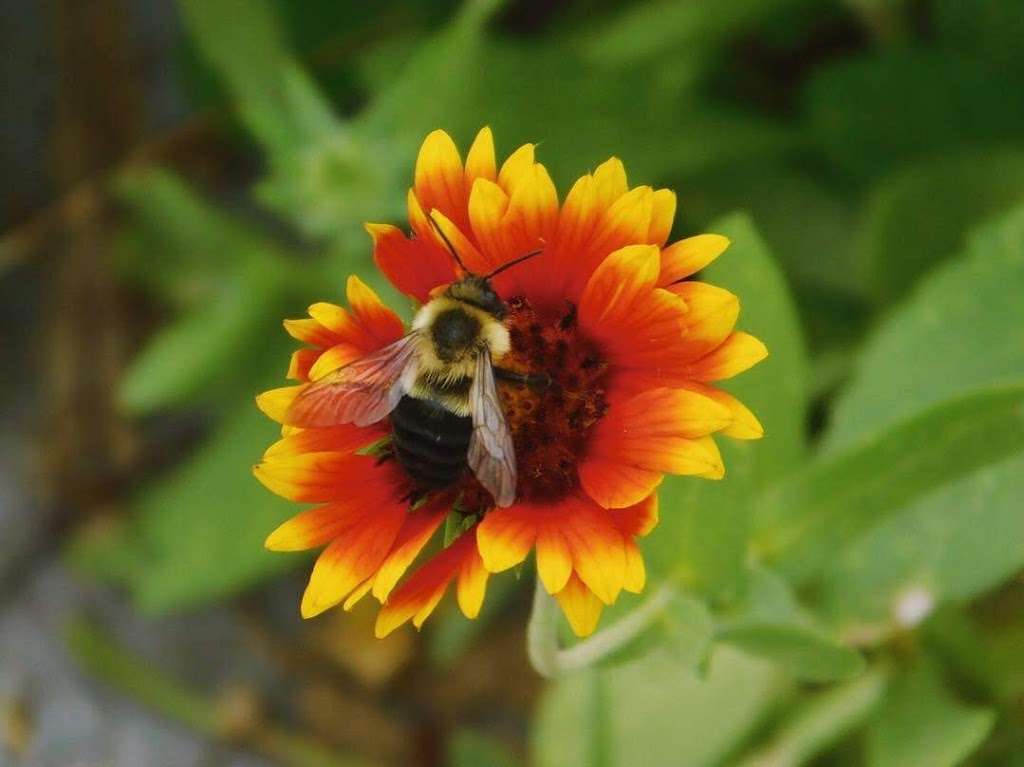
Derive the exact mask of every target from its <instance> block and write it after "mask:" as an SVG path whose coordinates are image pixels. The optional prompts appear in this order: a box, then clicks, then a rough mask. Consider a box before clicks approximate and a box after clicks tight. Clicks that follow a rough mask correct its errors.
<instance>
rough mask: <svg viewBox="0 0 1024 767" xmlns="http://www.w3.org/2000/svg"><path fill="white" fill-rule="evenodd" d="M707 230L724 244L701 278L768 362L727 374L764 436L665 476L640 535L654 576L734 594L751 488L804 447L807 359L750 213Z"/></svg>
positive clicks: (724, 443)
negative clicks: (715, 466)
mask: <svg viewBox="0 0 1024 767" xmlns="http://www.w3.org/2000/svg"><path fill="white" fill-rule="evenodd" d="M711 231H715V232H719V233H721V234H724V235H726V236H728V237H729V238H730V239H731V240H732V245H731V246H730V248H729V250H727V251H726V252H725V254H723V255H722V256H721V257H720V258H719V259H718V262H716V263H715V264H714V265H712V266H711V267H710V268H708V269H707V270H705V272H704V273H703V275H702V279H704V280H706V281H707V282H710V283H713V284H716V285H719V286H722V287H725V288H727V289H728V290H730V291H732V292H734V293H735V294H736V295H738V296H739V297H740V300H741V302H742V305H743V310H742V313H741V315H740V320H739V326H740V327H741V328H744V329H747V330H749V331H750V332H752V333H754V334H755V335H757V336H758V337H759V338H761V339H763V340H764V342H765V344H766V345H767V346H768V349H769V352H770V355H771V356H769V357H768V359H767V360H765V361H764V362H762V363H760V364H759V365H758V366H757V367H755V368H754V369H753V370H750V371H748V372H746V373H744V374H742V375H741V376H739V377H737V379H736V380H735V382H733V381H729V382H728V383H727V384H726V386H725V388H727V389H729V391H731V392H733V393H734V394H736V396H738V397H739V398H740V399H741V400H743V401H744V402H745V403H746V404H747V405H748V406H749V407H750V408H751V409H752V410H753V411H754V413H755V414H757V415H758V417H759V418H760V419H761V420H762V423H763V424H764V427H765V437H764V439H762V440H756V441H750V442H741V441H734V440H729V439H721V440H720V444H721V447H722V454H723V457H724V460H725V465H726V477H725V479H724V480H722V481H720V482H711V481H707V480H702V479H695V478H692V477H670V478H667V479H666V481H665V482H664V483H663V484H662V486H661V490H660V492H659V497H660V499H661V508H662V512H661V521H660V523H659V526H658V528H657V529H656V530H655V531H654V533H653V534H652V535H650V536H649V537H648V538H647V539H645V541H644V549H645V551H646V552H647V555H648V558H649V560H648V561H649V565H650V568H651V570H652V572H653V573H655V574H656V575H660V576H663V577H665V576H675V577H681V578H682V580H683V582H684V583H686V584H687V585H688V586H690V587H693V588H698V589H700V590H701V591H703V592H705V593H708V594H712V595H716V594H717V595H719V596H723V595H725V596H728V594H729V593H730V592H733V591H735V589H736V588H737V584H738V582H739V580H740V579H742V577H743V572H744V568H745V566H746V557H747V545H748V531H749V526H750V515H751V513H752V501H753V497H754V493H755V492H756V491H757V490H759V489H760V488H762V487H764V486H765V485H767V484H768V483H770V482H773V481H775V480H777V479H778V478H780V477H781V476H783V475H785V474H786V473H787V472H789V471H791V470H792V469H793V468H794V467H795V466H796V465H798V464H799V462H800V461H801V460H802V456H803V454H804V450H805V447H804V419H805V415H804V413H805V407H806V403H805V399H806V394H805V391H806V360H805V357H804V348H803V341H802V338H801V334H800V327H799V323H798V320H797V317H796V312H795V309H794V308H793V304H792V300H791V298H790V295H789V291H788V289H787V288H786V284H785V281H784V279H783V277H782V275H781V274H780V273H779V270H778V268H777V267H776V266H775V264H774V263H773V261H772V259H771V256H770V255H769V253H768V251H767V249H766V248H765V246H764V243H763V242H762V241H761V239H760V237H759V236H758V235H757V233H756V231H755V230H754V227H753V225H752V224H751V223H750V221H749V219H747V218H746V217H744V216H742V215H733V216H729V217H726V218H724V219H721V220H720V221H718V222H716V223H715V224H714V225H713V226H712V227H711Z"/></svg>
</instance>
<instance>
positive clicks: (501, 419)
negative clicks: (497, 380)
mask: <svg viewBox="0 0 1024 767" xmlns="http://www.w3.org/2000/svg"><path fill="white" fill-rule="evenodd" d="M469 410H470V412H471V413H472V415H473V435H472V436H471V437H470V439H469V456H468V460H469V468H471V469H472V470H473V473H474V474H475V475H476V478H477V479H478V480H480V484H481V485H483V486H484V487H485V488H487V490H488V491H489V492H490V494H491V495H493V496H494V502H495V503H496V504H498V506H511V505H512V502H513V501H514V500H515V499H516V453H515V449H514V447H513V446H512V433H511V432H510V431H509V429H508V423H507V422H506V421H505V413H504V411H503V410H502V409H501V401H500V400H499V399H498V389H497V387H495V385H494V368H492V367H491V355H490V353H489V352H488V351H487V350H486V349H485V350H483V351H481V352H480V355H479V356H478V357H477V360H476V372H475V374H474V375H473V383H472V385H471V386H470V387H469Z"/></svg>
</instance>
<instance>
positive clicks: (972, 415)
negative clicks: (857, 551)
mask: <svg viewBox="0 0 1024 767" xmlns="http://www.w3.org/2000/svg"><path fill="white" fill-rule="evenodd" d="M1022 406H1024V384H1021V385H1017V386H1005V387H995V388H991V389H985V390H981V391H978V392H975V393H973V394H969V395H966V396H964V397H960V398H956V399H952V400H950V401H948V402H945V403H943V404H941V405H939V406H936V407H933V408H930V409H928V410H925V411H924V412H923V413H921V414H920V415H918V416H916V417H914V418H910V419H908V420H906V421H903V422H901V423H899V424H897V425H895V426H893V427H891V428H889V429H886V430H884V431H882V432H880V433H876V434H875V435H874V436H873V437H871V438H869V439H865V440H862V441H861V442H859V443H857V444H856V445H855V446H854V447H851V448H849V449H847V450H845V451H843V452H841V453H838V454H836V455H833V456H830V457H828V458H826V459H822V460H818V461H816V462H815V463H813V464H811V465H810V466H808V467H807V468H806V469H805V470H803V471H801V472H800V473H799V474H797V475H795V476H793V477H792V478H790V479H789V480H787V481H785V482H783V483H782V484H781V485H779V486H777V487H775V488H773V489H772V490H770V491H769V492H768V493H767V494H766V495H765V497H764V498H763V499H762V500H761V502H760V508H761V509H762V515H761V517H760V520H761V523H762V524H761V526H760V527H759V529H758V534H757V536H756V549H757V550H758V552H759V553H760V555H761V556H762V557H764V558H765V559H766V560H767V561H769V562H772V561H774V562H775V563H776V566H778V567H779V568H780V569H781V570H782V571H783V572H784V573H785V574H786V575H787V576H788V577H789V578H791V579H793V580H796V581H803V580H806V579H807V578H809V577H811V576H812V575H815V574H817V573H818V572H819V571H820V570H821V568H822V567H824V566H826V565H827V564H828V563H829V561H830V560H831V559H832V558H834V557H835V555H836V552H837V551H839V550H841V548H842V546H843V545H844V544H845V543H847V542H849V541H850V540H852V539H853V538H854V537H855V536H857V535H859V534H861V533H863V532H864V531H865V530H866V529H868V528H869V527H870V526H871V525H873V524H875V523H877V522H878V521H879V520H881V519H882V518H884V517H885V516H887V515H889V514H892V513H894V512H896V511H897V510H899V509H901V508H903V507H904V506H906V505H907V504H909V503H911V502H913V501H915V500H917V499H919V498H921V497H923V496H924V495H926V494H927V493H929V492H931V491H933V490H935V489H937V488H939V487H942V486H943V485H946V484H948V483H950V482H953V481H955V480H956V479H958V478H960V477H963V476H966V475H967V474H969V473H971V472H972V471H973V470H975V469H977V468H980V467H982V466H985V465H987V464H989V463H992V462H995V461H998V460H1000V459H1002V458H1005V457H1006V456H1009V455H1012V454H1014V453H1015V452H1017V451H1019V450H1021V449H1024V407H1022Z"/></svg>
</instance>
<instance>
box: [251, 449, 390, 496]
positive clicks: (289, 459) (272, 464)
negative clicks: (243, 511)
mask: <svg viewBox="0 0 1024 767" xmlns="http://www.w3.org/2000/svg"><path fill="white" fill-rule="evenodd" d="M253 473H254V474H255V475H256V478H257V479H258V480H259V481H260V482H262V483H263V484H264V485H265V486H266V487H267V489H269V490H270V491H271V492H274V493H277V494H278V495H280V496H282V497H283V498H287V499H288V500H291V501H298V502H300V503H323V502H326V501H341V500H345V499H347V498H353V497H356V495H355V494H357V493H362V492H366V491H367V488H371V489H372V490H374V491H376V490H377V489H378V488H380V487H382V488H386V490H387V492H388V493H390V494H397V495H399V496H400V495H401V494H402V491H403V488H404V486H405V480H404V476H403V475H401V474H400V473H399V471H398V470H397V469H395V468H394V467H391V466H389V465H388V464H380V465H378V464H377V459H376V458H373V457H371V456H367V455H353V454H349V453H333V452H332V453H303V454H301V455H284V456H280V457H278V456H273V457H271V458H268V459H265V460H264V461H263V463H259V464H257V465H256V466H254V467H253Z"/></svg>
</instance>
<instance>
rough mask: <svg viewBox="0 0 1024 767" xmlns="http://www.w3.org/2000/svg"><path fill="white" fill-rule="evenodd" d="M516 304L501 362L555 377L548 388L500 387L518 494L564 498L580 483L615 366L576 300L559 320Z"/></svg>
mask: <svg viewBox="0 0 1024 767" xmlns="http://www.w3.org/2000/svg"><path fill="white" fill-rule="evenodd" d="M508 309H509V312H508V316H507V317H506V318H505V324H506V326H507V327H508V330H509V337H510V339H511V342H512V348H511V350H510V351H509V353H508V354H507V355H506V356H505V357H504V358H502V360H501V362H500V365H501V367H503V368H506V369H509V370H514V371H516V372H520V373H529V374H546V375H547V376H548V377H549V378H550V384H549V385H548V386H546V387H531V386H517V385H515V384H508V383H502V384H499V387H500V392H501V399H502V405H503V406H504V408H505V418H506V419H507V420H508V424H509V428H510V429H511V430H512V439H513V442H514V444H515V450H516V464H517V466H518V486H517V493H516V496H517V498H518V499H519V500H521V501H557V500H559V499H561V498H564V497H565V496H566V495H568V494H569V493H570V492H571V491H573V490H574V489H575V488H576V487H577V486H578V484H579V480H578V477H577V472H576V465H577V463H578V462H579V461H580V460H581V459H582V457H583V456H584V454H585V452H586V448H587V440H588V438H589V436H590V431H591V428H592V427H593V425H594V424H595V423H596V422H597V421H598V419H600V418H601V416H603V415H604V413H605V411H606V410H607V408H608V405H607V402H606V401H605V383H606V381H605V379H606V378H607V371H608V365H607V363H606V362H605V360H604V359H603V357H602V356H601V353H600V350H599V349H598V347H597V346H596V345H595V344H594V343H593V342H592V341H590V339H588V338H586V337H584V336H583V335H582V333H581V332H580V330H579V327H578V324H577V322H576V307H575V306H574V305H573V304H571V303H569V302H566V307H565V312H564V313H563V314H562V315H561V316H554V317H542V316H540V315H539V314H538V313H537V312H536V311H535V310H534V309H533V307H532V306H531V305H530V303H529V301H527V300H526V299H525V298H521V297H516V298H512V299H511V300H509V301H508Z"/></svg>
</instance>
